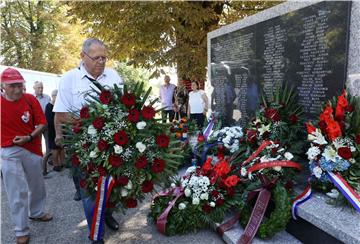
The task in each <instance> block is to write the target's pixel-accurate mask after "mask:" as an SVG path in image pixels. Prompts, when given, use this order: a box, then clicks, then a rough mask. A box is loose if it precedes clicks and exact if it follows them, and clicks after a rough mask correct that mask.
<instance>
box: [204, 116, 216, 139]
mask: <svg viewBox="0 0 360 244" xmlns="http://www.w3.org/2000/svg"><path fill="white" fill-rule="evenodd" d="M214 121H215V119H214V116H213V115H211V118H210V122H209V123H208V125H207V126H206V128H205V129H204V131H203V136H204V138H205V141H207V139H208V138H209V136H210V135H211V134H212V133H213V128H214V125H215V123H214Z"/></svg>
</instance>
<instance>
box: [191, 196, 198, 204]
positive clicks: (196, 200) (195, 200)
mask: <svg viewBox="0 0 360 244" xmlns="http://www.w3.org/2000/svg"><path fill="white" fill-rule="evenodd" d="M199 203H200V199H199V198H197V197H196V198H193V200H192V204H193V205H199Z"/></svg>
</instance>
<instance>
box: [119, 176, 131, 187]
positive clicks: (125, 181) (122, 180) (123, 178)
mask: <svg viewBox="0 0 360 244" xmlns="http://www.w3.org/2000/svg"><path fill="white" fill-rule="evenodd" d="M128 183H129V178H128V177H126V176H119V177H117V178H116V185H120V186H126V185H127V184H128Z"/></svg>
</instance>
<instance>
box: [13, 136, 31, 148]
mask: <svg viewBox="0 0 360 244" xmlns="http://www.w3.org/2000/svg"><path fill="white" fill-rule="evenodd" d="M29 141H30V137H29V136H15V138H14V139H13V143H14V145H17V146H21V145H24V144H25V143H27V142H29Z"/></svg>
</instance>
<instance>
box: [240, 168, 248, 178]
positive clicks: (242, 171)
mask: <svg viewBox="0 0 360 244" xmlns="http://www.w3.org/2000/svg"><path fill="white" fill-rule="evenodd" d="M240 173H241V176H246V174H247V170H246V168H244V167H243V168H241V172H240Z"/></svg>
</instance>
